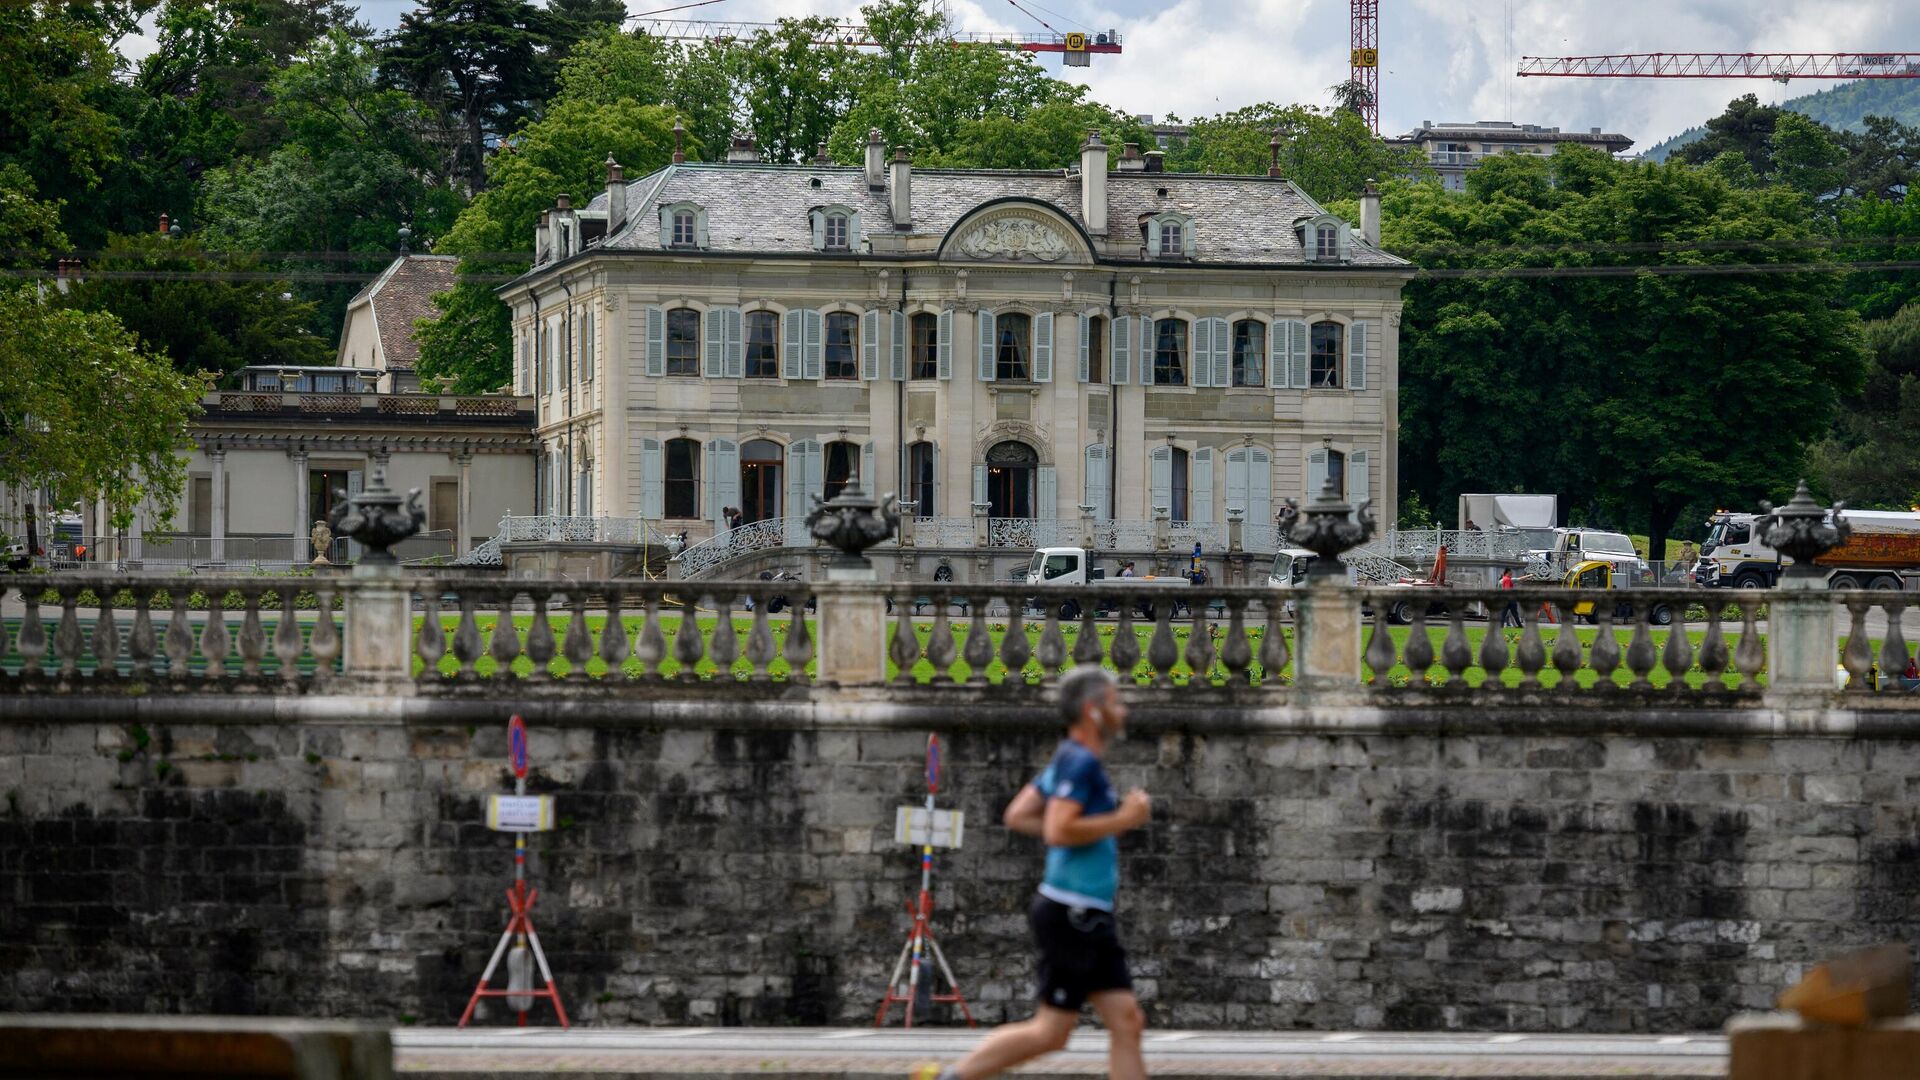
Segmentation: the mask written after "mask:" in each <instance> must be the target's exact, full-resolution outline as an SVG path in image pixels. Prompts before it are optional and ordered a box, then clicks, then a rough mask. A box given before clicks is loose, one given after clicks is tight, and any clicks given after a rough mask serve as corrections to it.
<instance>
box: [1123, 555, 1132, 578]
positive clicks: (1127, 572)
mask: <svg viewBox="0 0 1920 1080" xmlns="http://www.w3.org/2000/svg"><path fill="white" fill-rule="evenodd" d="M1120 576H1121V577H1132V576H1133V561H1132V560H1131V559H1129V560H1128V561H1126V562H1123V563H1121V564H1120Z"/></svg>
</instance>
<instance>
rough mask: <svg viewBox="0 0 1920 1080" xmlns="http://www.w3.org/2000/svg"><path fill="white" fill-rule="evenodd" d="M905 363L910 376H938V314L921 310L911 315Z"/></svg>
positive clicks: (926, 377) (932, 377)
mask: <svg viewBox="0 0 1920 1080" xmlns="http://www.w3.org/2000/svg"><path fill="white" fill-rule="evenodd" d="M907 363H908V365H909V371H908V376H909V377H910V378H915V379H937V378H939V377H940V316H938V315H935V314H933V313H931V312H922V313H921V314H919V315H915V316H914V317H913V340H912V342H911V343H910V344H909V345H908V359H907Z"/></svg>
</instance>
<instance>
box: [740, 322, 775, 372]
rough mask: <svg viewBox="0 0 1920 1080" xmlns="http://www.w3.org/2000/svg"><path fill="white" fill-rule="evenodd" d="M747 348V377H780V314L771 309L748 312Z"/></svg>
mask: <svg viewBox="0 0 1920 1080" xmlns="http://www.w3.org/2000/svg"><path fill="white" fill-rule="evenodd" d="M746 349H747V362H746V376H747V378H749V379H777V378H779V377H780V316H779V315H776V314H775V313H773V312H771V311H749V312H747V344H746Z"/></svg>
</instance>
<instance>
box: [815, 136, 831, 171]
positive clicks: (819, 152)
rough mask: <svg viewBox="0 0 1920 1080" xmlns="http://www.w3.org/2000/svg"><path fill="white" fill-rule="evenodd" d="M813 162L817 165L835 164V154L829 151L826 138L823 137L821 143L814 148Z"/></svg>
mask: <svg viewBox="0 0 1920 1080" xmlns="http://www.w3.org/2000/svg"><path fill="white" fill-rule="evenodd" d="M813 163H814V164H815V165H831V164H833V155H831V154H829V153H827V143H826V140H824V139H822V140H821V141H820V144H819V145H818V146H815V147H814V148H813Z"/></svg>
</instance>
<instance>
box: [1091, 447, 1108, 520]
mask: <svg viewBox="0 0 1920 1080" xmlns="http://www.w3.org/2000/svg"><path fill="white" fill-rule="evenodd" d="M1086 462H1087V472H1086V493H1087V497H1086V503H1087V505H1088V506H1091V507H1093V516H1094V517H1096V518H1099V519H1100V520H1103V521H1104V520H1106V519H1107V518H1110V517H1112V516H1113V491H1112V489H1111V488H1110V487H1109V483H1110V482H1111V481H1112V479H1113V476H1112V474H1111V473H1109V472H1108V471H1107V447H1106V444H1104V443H1093V444H1091V445H1089V446H1088V447H1087V451H1086Z"/></svg>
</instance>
